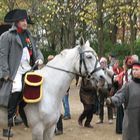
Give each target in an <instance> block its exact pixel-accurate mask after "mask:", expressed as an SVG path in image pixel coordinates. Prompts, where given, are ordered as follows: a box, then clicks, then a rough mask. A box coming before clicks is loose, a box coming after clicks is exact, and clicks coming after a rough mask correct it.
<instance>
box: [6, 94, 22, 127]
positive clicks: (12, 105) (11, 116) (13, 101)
mask: <svg viewBox="0 0 140 140" xmlns="http://www.w3.org/2000/svg"><path fill="white" fill-rule="evenodd" d="M19 98H20V92H15V93H11V94H10V97H9V102H8V126H9V127H12V126H14V125H15V119H16V111H17V105H18V101H19Z"/></svg>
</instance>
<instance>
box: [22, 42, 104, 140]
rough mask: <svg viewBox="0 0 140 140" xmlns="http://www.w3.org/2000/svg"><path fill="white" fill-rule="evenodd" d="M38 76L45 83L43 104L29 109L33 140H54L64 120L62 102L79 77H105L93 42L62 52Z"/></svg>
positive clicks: (27, 109) (27, 112) (41, 102)
mask: <svg viewBox="0 0 140 140" xmlns="http://www.w3.org/2000/svg"><path fill="white" fill-rule="evenodd" d="M35 72H36V73H38V74H41V75H42V76H43V79H44V81H43V96H42V99H41V101H40V102H38V103H35V104H27V105H26V107H25V113H26V115H27V120H28V123H29V126H30V128H31V130H32V139H33V140H52V138H53V135H54V130H55V126H56V123H57V121H58V119H59V116H60V109H61V102H62V98H63V96H64V95H65V94H66V91H67V89H68V88H69V86H70V84H71V81H72V80H73V78H74V77H75V75H76V74H78V75H82V76H88V78H90V76H94V77H95V78H99V77H100V76H103V77H104V76H105V75H104V72H103V71H102V69H100V64H99V62H98V58H97V54H96V53H95V51H94V50H93V49H92V48H91V47H90V44H89V41H87V42H86V43H83V44H81V45H78V46H76V47H75V48H73V49H66V50H64V51H62V52H61V53H60V54H59V55H56V56H55V58H54V59H53V60H51V61H50V62H48V63H47V64H46V66H45V67H44V68H42V69H41V70H36V71H35Z"/></svg>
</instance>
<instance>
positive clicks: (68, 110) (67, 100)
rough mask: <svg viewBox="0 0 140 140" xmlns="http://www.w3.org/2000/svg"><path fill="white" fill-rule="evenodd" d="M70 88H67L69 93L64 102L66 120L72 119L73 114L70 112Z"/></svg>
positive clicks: (64, 117)
mask: <svg viewBox="0 0 140 140" xmlns="http://www.w3.org/2000/svg"><path fill="white" fill-rule="evenodd" d="M69 90H70V88H69V89H68V90H67V94H66V95H65V96H64V98H63V100H62V102H63V107H64V116H63V119H64V120H69V119H71V114H70V106H69Z"/></svg>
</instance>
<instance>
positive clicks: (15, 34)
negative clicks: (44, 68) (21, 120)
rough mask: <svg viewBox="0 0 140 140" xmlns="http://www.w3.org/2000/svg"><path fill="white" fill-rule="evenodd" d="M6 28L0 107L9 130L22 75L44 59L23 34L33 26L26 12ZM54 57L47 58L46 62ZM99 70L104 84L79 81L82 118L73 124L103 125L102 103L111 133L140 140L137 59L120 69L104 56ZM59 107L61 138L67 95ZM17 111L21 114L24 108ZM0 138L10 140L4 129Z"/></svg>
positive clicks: (1, 43)
mask: <svg viewBox="0 0 140 140" xmlns="http://www.w3.org/2000/svg"><path fill="white" fill-rule="evenodd" d="M5 22H7V23H8V25H7V26H5V29H4V26H3V27H1V28H2V29H1V34H2V35H1V37H0V105H2V106H5V107H7V108H8V127H12V126H14V125H15V123H16V121H17V120H16V116H17V114H18V113H17V111H18V110H17V106H19V107H20V102H19V100H20V98H21V97H22V88H23V87H22V86H23V83H22V82H23V80H22V79H23V77H24V74H25V73H26V72H27V71H29V70H30V69H32V67H34V66H35V68H39V66H40V65H42V64H43V62H44V57H43V55H42V53H41V51H40V50H39V49H38V47H37V46H36V41H35V40H34V38H33V37H32V35H31V33H30V32H29V30H28V29H27V24H28V23H29V24H31V23H32V22H31V21H30V20H29V16H28V15H27V12H26V10H23V9H15V10H13V11H10V12H8V13H7V14H6V16H5ZM11 25H12V26H11ZM8 29H9V30H8ZM53 57H54V56H53V55H50V56H49V57H48V61H51V60H52V59H53ZM15 62H16V63H15ZM100 64H101V68H102V69H103V71H104V73H105V75H106V77H107V79H108V81H106V79H103V78H100V79H99V81H97V79H94V78H93V79H86V78H82V79H81V80H80V84H79V85H80V90H79V95H80V101H81V103H82V104H83V112H82V113H81V114H80V116H79V118H78V124H79V125H80V126H84V127H87V128H93V125H92V124H91V121H92V119H93V115H94V114H97V115H98V116H99V120H98V122H97V124H103V123H104V107H105V102H106V103H107V111H108V122H109V124H112V123H113V116H115V117H116V133H118V134H121V133H123V140H132V139H133V138H134V140H139V139H140V135H139V132H140V130H139V125H137V124H140V119H139V118H140V116H139V114H140V112H139V110H140V109H139V107H140V103H139V99H140V94H139V93H138V92H139V88H140V85H139V83H140V64H139V58H138V56H137V55H131V56H126V58H124V60H123V66H122V67H121V66H120V62H119V60H118V59H117V56H115V55H114V54H109V57H108V58H106V57H101V58H100ZM13 81H14V82H13ZM62 103H63V106H64V114H63V115H62V114H61V116H60V118H59V120H58V123H57V126H56V130H55V134H56V135H60V134H63V121H62V119H64V120H69V119H71V113H70V106H69V89H68V90H67V93H66V95H65V97H64V98H63V100H62ZM20 109H22V110H23V108H20ZM19 114H20V112H19ZM133 117H134V118H133ZM84 120H85V121H84ZM83 122H84V124H83ZM133 129H134V131H133ZM3 136H13V134H12V133H11V132H10V133H9V130H8V129H4V131H3ZM132 137H133V138H132Z"/></svg>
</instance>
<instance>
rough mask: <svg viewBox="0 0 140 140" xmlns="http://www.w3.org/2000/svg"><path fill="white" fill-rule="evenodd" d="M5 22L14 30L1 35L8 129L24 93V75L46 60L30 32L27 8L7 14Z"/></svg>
mask: <svg viewBox="0 0 140 140" xmlns="http://www.w3.org/2000/svg"><path fill="white" fill-rule="evenodd" d="M4 21H5V22H7V23H11V24H12V27H11V28H10V29H9V30H8V31H6V32H4V33H3V34H2V35H1V36H0V60H1V61H0V79H1V81H2V82H3V83H2V85H1V88H0V105H1V106H4V107H7V108H8V126H9V127H11V126H13V125H15V123H14V122H15V118H16V109H17V105H18V103H19V99H20V98H21V96H22V94H21V92H22V78H23V75H24V74H25V73H26V72H27V71H30V70H31V68H32V67H33V66H35V65H41V64H43V61H44V58H43V55H42V53H41V51H40V50H39V48H38V47H37V46H36V41H35V40H34V38H33V37H32V35H31V33H30V32H29V30H28V29H27V25H28V24H27V22H29V19H28V15H27V12H26V10H24V9H14V10H12V11H10V12H8V13H7V14H6V16H5V18H4Z"/></svg>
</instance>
